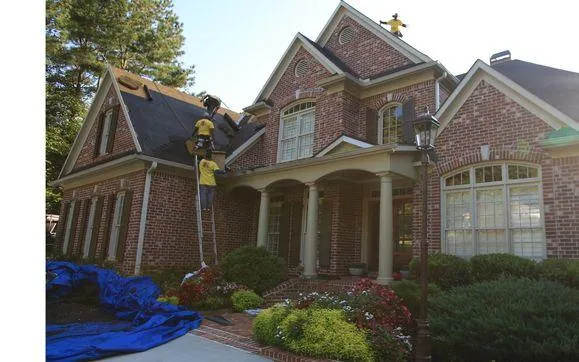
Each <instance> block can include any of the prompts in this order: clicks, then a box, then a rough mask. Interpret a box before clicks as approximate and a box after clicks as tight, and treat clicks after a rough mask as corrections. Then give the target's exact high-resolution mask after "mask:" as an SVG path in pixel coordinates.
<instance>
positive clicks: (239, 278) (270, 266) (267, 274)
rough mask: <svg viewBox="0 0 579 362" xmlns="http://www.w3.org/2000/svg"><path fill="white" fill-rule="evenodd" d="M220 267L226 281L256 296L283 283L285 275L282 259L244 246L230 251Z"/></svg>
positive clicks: (264, 251) (256, 248) (285, 268)
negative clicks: (239, 285)
mask: <svg viewBox="0 0 579 362" xmlns="http://www.w3.org/2000/svg"><path fill="white" fill-rule="evenodd" d="M221 267H222V269H223V276H224V278H225V279H226V280H229V281H232V282H235V283H240V284H243V285H245V286H246V287H247V288H249V289H251V290H254V291H255V292H256V293H257V294H262V293H263V292H264V291H266V290H268V289H271V288H273V287H275V286H276V285H278V284H279V283H281V282H282V281H284V280H285V279H286V273H287V267H286V263H285V261H284V260H283V259H282V258H278V257H275V256H273V255H271V254H270V253H269V252H268V251H267V250H266V249H265V248H262V247H255V246H244V247H241V248H239V249H236V250H234V251H232V252H231V253H229V254H228V255H227V256H226V257H225V259H224V260H223V262H222V264H221Z"/></svg>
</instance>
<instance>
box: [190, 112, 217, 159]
mask: <svg viewBox="0 0 579 362" xmlns="http://www.w3.org/2000/svg"><path fill="white" fill-rule="evenodd" d="M214 129H215V126H214V125H213V120H212V119H211V115H210V114H209V113H207V112H205V113H204V114H203V118H201V119H200V120H198V121H197V122H195V132H194V133H193V135H197V142H196V143H195V148H196V149H205V150H214V149H215V147H214V146H213V130H214Z"/></svg>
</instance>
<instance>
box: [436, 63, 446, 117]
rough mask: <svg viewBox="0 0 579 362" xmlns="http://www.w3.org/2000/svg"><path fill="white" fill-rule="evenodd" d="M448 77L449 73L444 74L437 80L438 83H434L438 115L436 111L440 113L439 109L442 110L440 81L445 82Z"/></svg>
mask: <svg viewBox="0 0 579 362" xmlns="http://www.w3.org/2000/svg"><path fill="white" fill-rule="evenodd" d="M447 76H448V73H447V72H444V73H442V75H441V76H440V77H438V78H436V81H434V104H435V107H434V112H435V113H436V111H438V108H440V81H441V80H443V79H444V78H446V77H447Z"/></svg>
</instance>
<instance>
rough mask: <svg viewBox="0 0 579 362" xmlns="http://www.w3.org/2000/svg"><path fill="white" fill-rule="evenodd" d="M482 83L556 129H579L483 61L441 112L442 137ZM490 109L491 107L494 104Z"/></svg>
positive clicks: (439, 117) (457, 89)
mask: <svg viewBox="0 0 579 362" xmlns="http://www.w3.org/2000/svg"><path fill="white" fill-rule="evenodd" d="M481 82H485V83H487V84H489V85H491V86H492V87H494V88H495V89H496V90H498V91H499V92H500V93H502V94H503V95H504V96H506V97H508V98H509V99H511V100H513V101H514V102H516V103H517V104H518V105H519V106H521V107H523V108H524V109H526V110H527V111H528V112H530V113H531V114H533V115H535V116H536V117H538V118H539V119H541V120H542V121H543V122H545V123H546V124H547V125H548V126H550V127H551V128H553V129H559V128H561V127H564V126H569V127H572V128H574V129H579V123H577V122H576V121H574V120H572V119H571V118H569V117H568V116H567V115H565V114H563V113H562V112H561V111H559V110H557V109H555V108H554V107H553V106H551V105H549V104H548V103H546V102H545V101H543V100H541V99H540V98H538V97H537V96H535V95H533V94H532V93H530V92H529V91H527V90H525V89H524V88H522V87H521V86H520V85H518V84H517V83H515V82H513V81H512V80H510V79H508V78H507V77H505V76H504V75H502V74H500V73H499V72H497V71H496V70H494V69H492V68H491V67H489V66H488V65H486V64H484V63H483V62H482V61H481V60H477V61H476V62H475V63H474V65H473V66H472V67H471V69H470V70H469V71H468V73H467V74H466V75H465V76H464V78H463V79H462V81H461V82H460V84H459V86H458V87H457V88H456V89H455V90H454V91H453V92H452V94H451V95H450V97H449V98H448V99H447V100H446V102H445V103H444V104H443V106H442V107H441V108H440V109H439V110H438V111H437V113H436V118H438V120H439V121H440V129H439V134H440V133H442V132H443V131H444V129H445V128H446V127H447V125H448V124H449V123H450V122H451V120H452V119H453V118H454V116H455V115H456V113H457V112H458V111H459V110H460V109H461V108H462V106H463V105H464V104H465V102H466V101H467V100H468V99H470V97H472V94H473V92H474V90H475V89H476V88H477V87H478V86H479V84H480V83H481ZM487 106H489V107H490V106H491V104H488V105H487Z"/></svg>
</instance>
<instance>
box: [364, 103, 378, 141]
mask: <svg viewBox="0 0 579 362" xmlns="http://www.w3.org/2000/svg"><path fill="white" fill-rule="evenodd" d="M366 141H368V143H371V144H373V145H376V144H378V112H377V111H376V110H375V109H372V108H366Z"/></svg>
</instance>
